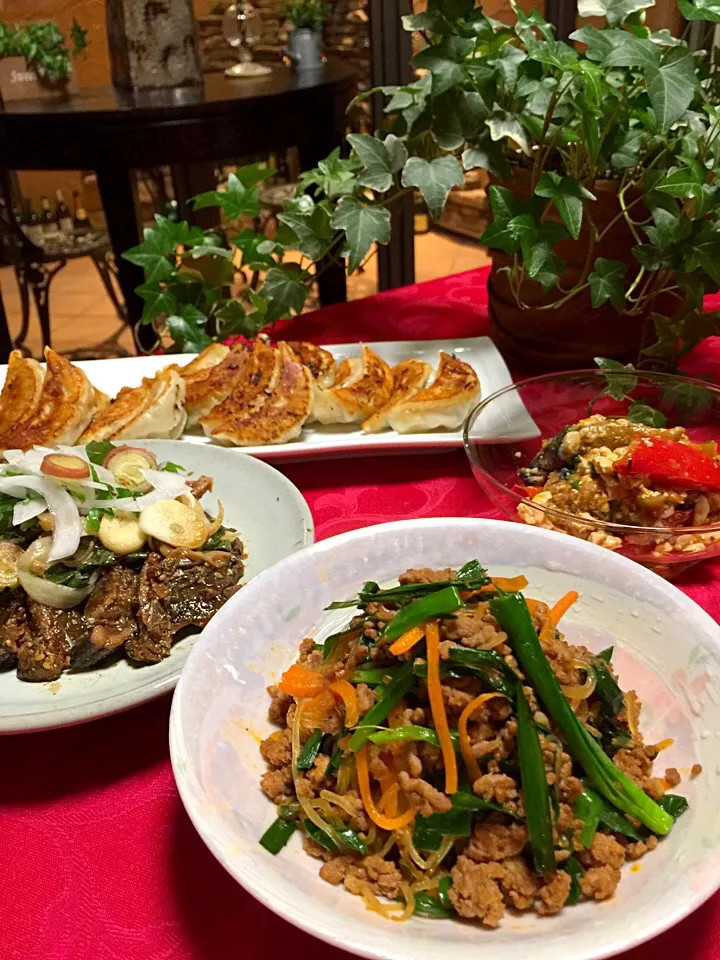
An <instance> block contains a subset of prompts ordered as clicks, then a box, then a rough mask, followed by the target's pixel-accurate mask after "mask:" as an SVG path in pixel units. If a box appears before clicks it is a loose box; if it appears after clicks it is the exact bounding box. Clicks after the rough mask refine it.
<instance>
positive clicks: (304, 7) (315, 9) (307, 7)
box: [278, 0, 330, 30]
mask: <svg viewBox="0 0 720 960" xmlns="http://www.w3.org/2000/svg"><path fill="white" fill-rule="evenodd" d="M278 13H279V14H280V16H281V17H282V18H283V19H284V20H289V21H290V22H291V23H292V24H293V25H294V26H295V27H296V28H297V29H303V28H306V29H309V30H316V29H317V28H318V27H321V26H322V25H323V23H325V21H326V20H327V18H328V16H329V15H330V6H329V4H327V3H325V2H324V0H288V2H287V3H282V4H280V6H279V7H278Z"/></svg>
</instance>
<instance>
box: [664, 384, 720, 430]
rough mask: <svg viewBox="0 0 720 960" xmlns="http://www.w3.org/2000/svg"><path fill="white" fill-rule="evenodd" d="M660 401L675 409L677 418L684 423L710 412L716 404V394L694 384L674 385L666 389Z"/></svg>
mask: <svg viewBox="0 0 720 960" xmlns="http://www.w3.org/2000/svg"><path fill="white" fill-rule="evenodd" d="M660 400H661V402H662V403H663V404H667V405H668V406H672V407H675V413H676V418H677V419H678V420H679V421H680V422H683V423H684V422H686V421H687V420H690V419H692V418H693V417H696V416H698V414H700V413H703V412H704V411H705V410H709V409H710V407H712V405H713V403H714V402H715V394H714V393H713V392H712V390H708V389H706V388H705V387H698V386H696V385H695V384H692V383H674V384H672V385H671V386H668V387H665V389H664V390H663V392H662V394H661V395H660Z"/></svg>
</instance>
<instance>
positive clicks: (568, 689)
mask: <svg viewBox="0 0 720 960" xmlns="http://www.w3.org/2000/svg"><path fill="white" fill-rule="evenodd" d="M571 666H572V668H573V669H574V670H584V671H585V682H584V683H582V684H579V685H578V686H565V687H563V686H562V685H561V689H562V692H563V693H564V694H565V696H566V697H567V698H568V700H587V698H588V697H591V696H592V695H593V693H594V692H595V683H596V679H597V678H596V675H595V670H594V668H593V666H592V664H590V663H588V662H587V660H579V659H578V660H573V662H572V664H571Z"/></svg>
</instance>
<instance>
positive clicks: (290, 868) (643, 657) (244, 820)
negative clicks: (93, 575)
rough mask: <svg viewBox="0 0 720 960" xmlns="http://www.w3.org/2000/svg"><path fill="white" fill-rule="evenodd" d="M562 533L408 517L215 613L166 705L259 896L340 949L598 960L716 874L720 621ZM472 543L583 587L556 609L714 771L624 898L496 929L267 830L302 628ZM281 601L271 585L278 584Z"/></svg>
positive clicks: (579, 639)
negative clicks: (322, 866) (376, 883)
mask: <svg viewBox="0 0 720 960" xmlns="http://www.w3.org/2000/svg"><path fill="white" fill-rule="evenodd" d="M598 556H599V551H598V550H597V548H596V547H594V546H593V545H591V544H587V543H585V542H583V541H580V540H575V539H572V538H568V537H564V536H562V535H560V534H557V533H555V532H552V531H546V530H542V529H535V528H530V527H525V526H521V525H519V524H517V525H508V524H506V523H502V522H497V521H488V520H461V519H435V520H414V521H400V522H397V523H392V524H384V525H381V526H378V527H370V528H367V529H364V530H357V531H353V532H351V533H348V534H343V535H341V536H339V537H335V538H332V539H330V540H326V541H323V542H322V543H320V544H317V545H315V546H314V547H312V548H310V549H309V550H305V551H303V552H302V553H301V554H299V555H297V556H295V557H291V558H289V559H287V560H285V561H284V562H283V563H281V564H279V565H278V566H276V567H275V568H274V569H273V570H270V571H267V572H266V573H265V574H264V575H263V576H262V577H260V578H258V580H256V581H255V583H254V584H253V585H251V586H250V588H249V589H248V590H247V591H246V592H244V593H240V594H239V595H238V596H236V597H234V598H233V599H232V600H231V601H230V602H229V603H228V604H227V606H226V607H225V608H224V609H223V610H221V611H220V613H219V614H218V615H217V617H216V618H215V620H214V621H213V623H212V625H211V627H210V629H209V630H208V631H206V634H205V636H204V637H203V639H202V640H201V641H200V643H198V644H197V645H196V646H195V649H194V650H193V651H192V653H191V655H190V658H189V660H188V663H187V666H186V668H185V671H184V672H183V676H182V678H181V681H180V684H179V686H178V690H177V692H176V695H175V699H174V702H173V710H172V715H171V725H170V746H171V757H172V762H173V769H174V773H175V777H176V780H177V783H178V787H179V790H180V794H181V797H182V799H183V802H184V804H185V806H186V808H187V810H188V812H189V814H190V817H191V819H192V820H193V822H194V824H195V826H196V828H197V829H198V831H199V833H200V835H201V836H202V838H203V840H204V841H205V842H206V843H207V845H208V846H209V848H210V850H211V851H212V852H213V853H214V855H215V856H216V857H217V858H218V860H219V861H220V862H221V863H222V864H223V866H225V868H226V869H227V870H228V871H229V872H230V874H231V875H232V876H234V877H235V878H236V879H237V880H238V882H240V883H241V884H242V885H243V886H244V887H245V888H246V889H247V890H248V891H249V892H250V893H252V895H253V896H255V897H257V898H258V899H259V900H260V901H261V902H262V903H264V904H265V905H266V906H268V907H269V908H270V909H272V910H274V911H275V912H276V913H278V914H279V915H280V916H282V917H283V918H284V919H286V920H289V921H290V922H292V923H294V924H296V925H297V926H298V927H300V928H301V929H303V930H305V931H306V932H308V933H311V934H313V935H314V936H317V937H320V938H321V939H323V940H325V941H326V942H328V943H330V944H332V945H333V946H335V947H340V948H342V949H345V950H348V951H350V952H352V953H355V954H357V955H360V956H364V957H372V958H377V960H404V958H406V957H408V956H413V957H415V958H417V960H434V958H435V957H437V956H438V954H439V953H441V952H451V953H452V955H453V956H454V957H457V958H458V960H470V958H473V957H476V956H477V955H478V950H482V948H483V947H487V948H488V949H489V950H491V951H492V954H493V957H497V958H498V960H521V958H524V957H527V956H533V957H534V958H537V960H556V958H557V957H558V956H559V955H560V954H562V955H563V956H572V957H573V958H575V960H599V958H602V957H607V956H611V955H613V954H615V953H617V952H619V951H621V950H625V949H628V948H631V947H633V946H636V945H637V944H639V943H642V942H643V941H645V940H647V939H649V938H650V937H652V936H655V935H657V934H658V933H660V932H662V931H663V930H665V929H667V928H668V927H670V926H672V925H673V924H674V923H676V922H677V921H678V920H680V919H682V918H683V917H684V916H686V915H687V914H688V913H690V912H691V911H692V910H693V909H695V908H696V907H697V906H699V905H700V904H701V903H702V902H703V901H704V900H706V899H707V898H708V897H709V896H710V895H711V894H712V893H713V892H714V891H715V890H716V889H717V887H718V885H719V884H720V867H719V866H718V863H717V857H716V856H715V848H716V846H717V843H718V840H720V836H719V835H718V833H717V822H716V803H715V800H714V793H715V789H716V778H717V770H718V769H719V767H718V762H719V761H720V746H719V745H718V741H717V738H715V737H713V736H710V735H709V734H708V733H706V732H705V731H708V730H713V729H715V728H716V726H717V725H718V723H719V722H720V707H718V705H717V704H715V702H714V700H713V698H711V697H705V696H702V697H701V696H696V695H695V694H693V695H692V696H691V695H690V694H689V693H688V691H689V690H690V689H692V690H702V689H704V687H705V684H706V683H707V682H712V681H711V679H710V678H711V677H714V676H716V675H717V673H718V670H720V628H719V627H718V625H717V624H715V623H714V621H713V620H712V619H711V618H710V617H709V616H707V614H705V613H704V612H703V611H702V610H701V609H700V608H699V607H697V606H696V605H695V604H694V603H692V601H690V600H689V599H688V598H686V597H685V596H684V595H683V594H681V593H680V591H678V590H676V589H674V588H673V587H671V586H668V585H667V584H666V583H665V582H664V581H663V580H661V579H660V578H659V577H657V576H656V575H655V574H653V573H651V572H650V571H648V570H646V569H644V568H642V567H640V566H639V565H637V564H634V563H632V562H630V561H628V560H627V559H625V558H623V557H621V556H616V555H612V554H608V555H606V556H605V555H603V562H602V564H598V562H597V561H598ZM470 557H477V558H479V559H480V560H481V562H482V563H483V564H485V565H486V566H487V567H488V569H489V571H490V573H491V575H493V576H514V575H516V574H518V573H519V572H522V573H524V574H525V576H526V577H527V578H528V581H529V589H530V590H531V591H532V595H533V596H534V597H538V598H540V599H541V600H543V599H550V598H553V599H554V598H557V597H559V596H561V595H562V594H564V593H565V592H566V591H568V590H577V591H578V592H579V593H580V595H581V597H580V600H579V601H578V603H577V604H576V605H575V607H573V608H572V611H571V612H570V613H569V614H568V615H567V618H566V620H564V621H563V629H564V632H565V633H566V635H567V636H568V637H569V639H570V642H571V643H581V644H587V646H588V647H589V648H590V649H592V650H593V651H596V652H597V651H599V650H602V649H604V648H606V647H607V646H611V645H614V647H615V650H616V656H617V660H616V661H615V660H614V661H613V662H614V663H617V669H618V671H619V674H620V676H621V677H622V679H623V682H624V686H625V687H626V688H633V689H635V690H636V691H637V693H638V696H639V697H640V699H641V700H642V702H643V704H644V707H643V717H644V721H643V727H644V731H645V732H646V735H647V737H648V739H649V741H651V742H657V741H659V739H660V738H661V737H663V738H668V739H669V740H671V741H672V743H671V745H670V746H669V747H668V749H667V752H666V753H663V759H662V765H663V766H665V765H667V766H668V767H678V768H681V767H682V768H689V767H690V766H691V765H694V764H696V763H699V764H700V765H701V766H702V768H703V771H704V772H703V775H701V776H699V777H697V778H696V779H687V780H685V779H684V780H683V786H682V792H683V793H684V794H685V795H686V796H687V799H688V801H689V809H688V811H687V812H686V813H685V814H684V816H683V818H681V819H680V820H679V821H678V823H677V825H676V826H675V828H674V829H673V830H672V832H671V833H670V834H669V836H668V837H667V838H665V839H664V840H663V841H661V843H660V844H659V846H658V847H657V849H656V850H654V851H653V852H652V855H651V856H648V859H647V860H643V861H642V863H641V870H640V872H638V871H637V868H635V869H632V868H625V871H624V874H623V879H622V885H621V887H620V889H619V891H618V894H617V896H615V897H614V898H613V899H612V900H610V901H608V902H606V903H602V904H596V903H591V902H587V903H581V904H578V905H577V906H575V907H572V908H571V909H567V910H564V911H563V912H562V913H561V914H560V915H558V916H556V917H552V918H539V917H537V916H535V915H532V914H525V915H522V916H514V917H508V918H507V921H506V922H505V923H504V924H503V925H502V926H500V927H499V928H498V929H496V930H486V929H482V928H481V927H479V926H478V925H476V924H470V923H457V922H448V923H438V922H436V921H432V922H431V921H429V920H426V919H423V918H419V917H413V918H412V919H411V920H409V921H408V922H407V923H406V924H396V923H389V922H388V921H387V919H385V918H381V917H379V916H378V915H376V914H373V913H368V912H367V911H366V910H365V908H364V906H363V903H362V901H361V900H360V898H359V897H353V896H349V895H348V893H347V891H345V890H344V889H343V887H342V885H341V886H339V887H337V886H331V885H330V884H327V883H324V882H323V881H322V880H321V879H320V878H319V876H318V868H319V863H318V861H317V860H313V859H312V858H310V857H308V856H307V854H306V853H305V852H304V850H303V849H302V845H301V843H300V838H299V837H297V836H295V837H291V839H290V842H289V843H288V845H287V847H286V848H285V849H284V850H282V851H281V853H280V855H278V856H277V857H273V856H271V855H269V854H268V853H267V852H266V851H265V850H263V849H262V848H261V847H260V846H259V844H258V839H259V837H260V836H261V834H262V833H263V831H264V830H265V829H266V827H267V826H268V822H269V819H270V818H271V817H272V815H273V814H272V813H268V806H269V804H268V800H267V798H266V797H265V796H264V795H263V794H262V793H261V790H260V786H259V781H260V777H261V775H262V773H263V772H264V770H265V764H264V763H263V760H262V758H261V757H260V754H259V750H258V742H259V740H260V739H261V738H264V737H266V736H267V735H268V734H269V733H270V732H271V731H272V730H273V729H274V728H273V727H272V726H271V725H270V724H269V722H268V720H267V704H268V700H267V694H266V692H265V687H266V685H267V684H271V683H276V682H277V681H278V679H279V678H280V675H281V674H282V673H283V671H284V670H286V669H287V667H288V666H289V665H290V664H291V663H292V662H293V660H294V658H295V656H296V649H297V644H298V641H299V639H300V638H302V637H305V636H316V637H324V636H326V635H327V634H329V633H332V632H334V631H335V630H337V628H338V627H339V624H340V623H341V622H345V620H346V619H347V618H346V617H345V620H343V617H344V615H345V614H347V611H338V610H335V611H332V612H330V613H325V614H324V613H323V609H324V608H325V607H326V606H327V605H328V603H329V602H331V601H333V600H337V599H338V598H346V597H349V596H352V595H353V594H354V593H355V592H356V591H357V589H358V586H359V584H361V583H363V582H364V581H367V580H374V581H377V582H378V583H390V582H392V581H393V580H394V578H395V577H396V576H397V575H398V572H399V571H402V570H404V569H405V568H406V567H407V566H408V565H409V564H412V566H414V567H417V568H421V567H432V568H436V569H437V568H444V567H454V568H456V569H457V567H458V566H459V565H460V564H461V563H462V562H464V561H466V560H467V559H468V558H470ZM271 598H272V599H271Z"/></svg>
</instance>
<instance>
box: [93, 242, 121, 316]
mask: <svg viewBox="0 0 720 960" xmlns="http://www.w3.org/2000/svg"><path fill="white" fill-rule="evenodd" d="M110 257H112V254H111V253H98V254H92V261H93V263H94V264H95V267H96V268H97V272H98V273H99V274H100V279H101V280H102V282H103V286H104V287H105V290H106V291H107V295H108V297H110V302H111V303H112V305H113V306H114V307H115V312H116V313H117V315H118V317H120V319H121V320H122V321H123V323H127V322H128V315H127V309H126V308H125V304H123V303H121V302H120V300H119V298H118V295H117V292H116V290H115V287H114V285H113V281H112V275H113V273H114V270H113V269H112V267H111V265H110V261H109V258H110Z"/></svg>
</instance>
